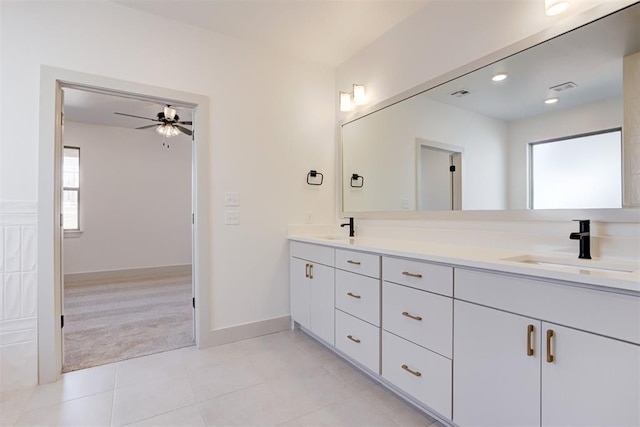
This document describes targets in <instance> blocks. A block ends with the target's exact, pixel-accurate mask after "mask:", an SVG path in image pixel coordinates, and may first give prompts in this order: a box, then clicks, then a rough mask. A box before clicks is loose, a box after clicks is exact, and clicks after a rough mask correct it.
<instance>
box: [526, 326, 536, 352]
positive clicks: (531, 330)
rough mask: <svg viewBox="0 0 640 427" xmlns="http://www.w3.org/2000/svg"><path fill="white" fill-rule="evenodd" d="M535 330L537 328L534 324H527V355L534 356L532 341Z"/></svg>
mask: <svg viewBox="0 0 640 427" xmlns="http://www.w3.org/2000/svg"><path fill="white" fill-rule="evenodd" d="M534 331H535V328H534V327H533V325H527V356H533V353H534V350H533V342H532V338H533V333H534Z"/></svg>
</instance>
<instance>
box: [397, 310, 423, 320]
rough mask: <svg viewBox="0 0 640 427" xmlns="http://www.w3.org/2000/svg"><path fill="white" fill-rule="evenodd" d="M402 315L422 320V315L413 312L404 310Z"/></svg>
mask: <svg viewBox="0 0 640 427" xmlns="http://www.w3.org/2000/svg"><path fill="white" fill-rule="evenodd" d="M402 315H403V316H405V317H408V318H410V319H413V320H422V317H420V316H414V315H413V314H409V313H407V312H406V311H403V312H402Z"/></svg>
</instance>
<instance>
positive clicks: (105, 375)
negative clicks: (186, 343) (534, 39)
mask: <svg viewBox="0 0 640 427" xmlns="http://www.w3.org/2000/svg"><path fill="white" fill-rule="evenodd" d="M0 425H2V426H5V425H19V426H27V425H38V426H45V425H46V426H62V425H65V426H66V425H75V426H109V425H111V426H121V425H140V426H206V425H208V426H257V425H260V426H291V427H294V426H297V427H300V426H390V427H404V426H406V427H409V426H433V427H439V426H441V425H442V424H440V423H438V422H437V421H435V420H433V419H432V418H430V417H428V416H427V415H425V414H423V413H421V412H419V411H417V410H416V409H414V408H413V407H411V406H409V405H407V404H406V403H404V402H403V401H402V400H400V399H399V398H398V397H396V396H395V395H394V394H393V393H391V392H389V391H387V390H386V389H384V388H383V387H381V386H380V385H378V384H376V383H375V382H374V381H372V380H371V379H370V378H368V377H367V376H365V375H364V374H362V373H360V372H359V371H358V370H357V369H355V368H353V367H352V366H351V365H350V364H349V363H347V362H345V361H344V360H342V359H341V358H340V357H339V356H337V355H335V354H334V353H333V352H331V351H330V350H328V349H326V348H325V347H323V346H322V345H320V344H319V343H317V342H316V341H315V340H313V339H312V338H310V337H308V336H307V335H306V334H305V333H303V332H301V331H287V332H281V333H278V334H273V335H267V336H264V337H259V338H254V339H251V340H246V341H241V342H237V343H233V344H228V345H224V346H219V347H213V348H208V349H204V350H197V349H195V348H194V347H189V348H183V349H179V350H173V351H169V352H166V353H159V354H155V355H151V356H145V357H141V358H138V359H131V360H126V361H122V362H118V363H112V364H109V365H103V366H98V367H95V368H89V369H85V370H81V371H76V372H70V373H68V374H65V375H64V376H63V377H62V378H61V379H60V380H59V381H58V382H56V383H54V384H47V385H43V386H38V387H35V388H33V389H29V390H23V391H19V392H11V393H4V394H2V395H1V397H0Z"/></svg>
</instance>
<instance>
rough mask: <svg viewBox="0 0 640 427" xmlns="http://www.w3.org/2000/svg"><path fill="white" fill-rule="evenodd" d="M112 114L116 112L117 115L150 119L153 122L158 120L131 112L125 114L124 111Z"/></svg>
mask: <svg viewBox="0 0 640 427" xmlns="http://www.w3.org/2000/svg"><path fill="white" fill-rule="evenodd" d="M113 114H117V115H119V116H127V117H135V118H138V119H145V120H152V121H154V122H157V121H158V120H156V119H150V118H149V117H141V116H134V115H133V114H125V113H113Z"/></svg>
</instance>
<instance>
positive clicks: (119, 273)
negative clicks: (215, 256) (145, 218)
mask: <svg viewBox="0 0 640 427" xmlns="http://www.w3.org/2000/svg"><path fill="white" fill-rule="evenodd" d="M191 269H192V266H191V264H187V265H167V266H161V267H145V268H132V269H128V270H108V271H91V272H86V273H72V274H65V275H64V286H65V287H67V286H73V285H77V284H80V283H86V282H92V283H96V284H98V283H100V282H122V281H129V280H145V279H157V278H165V277H175V276H184V275H187V274H190V273H191Z"/></svg>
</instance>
